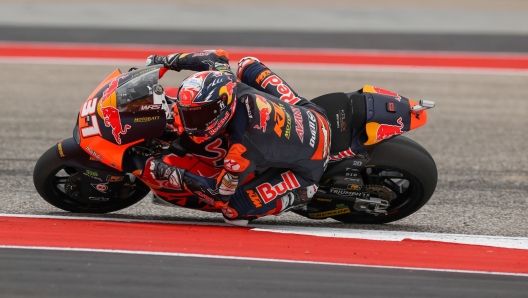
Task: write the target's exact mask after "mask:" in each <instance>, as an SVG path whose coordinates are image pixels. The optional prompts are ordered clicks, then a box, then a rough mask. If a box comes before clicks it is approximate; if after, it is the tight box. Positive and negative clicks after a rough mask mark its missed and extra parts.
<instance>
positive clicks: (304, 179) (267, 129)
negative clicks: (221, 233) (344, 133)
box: [147, 50, 331, 225]
mask: <svg viewBox="0 0 528 298" xmlns="http://www.w3.org/2000/svg"><path fill="white" fill-rule="evenodd" d="M167 58H171V56H167ZM147 63H149V61H147ZM155 63H159V60H158V62H156V61H151V62H150V64H155ZM165 64H167V62H165ZM166 66H168V67H170V68H171V69H173V70H176V71H179V70H192V71H208V70H209V71H213V70H215V71H223V72H231V69H230V66H229V58H228V54H227V53H226V52H225V51H223V50H217V51H203V52H195V53H187V54H180V55H178V56H177V57H176V58H174V59H172V61H170V63H169V65H166ZM237 77H238V78H239V81H238V82H237V91H236V101H237V104H236V109H235V113H234V116H233V118H232V119H231V122H230V124H229V125H228V127H227V129H226V131H225V134H224V135H223V136H221V137H219V138H218V139H223V138H224V137H225V138H226V139H227V154H226V156H225V157H224V160H223V167H224V172H227V173H230V174H232V175H235V176H237V177H238V181H244V180H246V178H248V177H251V176H252V175H253V173H254V172H255V171H257V170H259V171H262V170H263V169H265V170H263V172H261V173H260V174H258V175H257V176H255V178H253V179H251V180H249V179H248V180H249V181H247V182H245V183H242V184H241V185H239V186H238V187H236V190H235V192H234V194H233V195H231V196H230V197H228V198H226V197H225V196H221V195H219V193H218V183H219V181H218V180H217V179H213V178H206V177H203V176H198V175H194V174H191V173H189V172H188V171H183V170H182V169H178V171H179V172H178V179H181V181H182V182H181V183H180V182H177V183H175V184H177V185H178V186H181V185H184V186H185V188H186V189H188V190H190V191H191V192H192V193H193V194H195V195H197V196H198V197H200V199H201V200H202V201H205V202H206V203H208V204H210V205H212V206H214V207H215V208H221V209H222V213H223V215H224V217H225V218H226V221H227V222H230V223H234V224H242V225H243V224H246V223H247V219H254V218H258V217H261V216H265V215H269V214H280V213H281V212H284V211H286V210H288V209H289V208H292V207H294V206H297V205H302V204H303V203H308V201H309V200H310V199H311V197H312V196H313V194H314V193H315V192H316V190H317V187H318V183H319V179H320V178H321V176H322V174H323V172H324V170H325V167H326V164H327V162H328V158H329V150H330V137H331V136H330V134H331V131H330V125H329V123H328V120H327V117H326V115H325V112H324V110H323V109H322V108H320V107H319V106H317V105H315V104H313V103H311V102H310V101H308V100H306V99H304V98H302V97H300V96H298V94H297V93H296V92H295V91H293V89H292V88H291V87H290V86H289V85H288V84H287V83H286V82H285V81H284V80H283V79H281V78H280V77H279V76H277V75H276V74H275V73H274V72H272V71H271V70H270V69H269V68H268V67H266V66H265V65H264V64H262V63H260V61H258V60H257V59H256V58H252V57H246V58H243V59H242V60H240V62H239V64H238V69H237ZM184 135H185V133H184V134H183V135H182V137H183V136H184ZM183 139H184V138H183ZM214 142H219V141H218V140H208V141H207V142H204V143H202V144H194V145H193V144H191V142H186V143H187V144H188V145H190V146H185V147H186V149H187V150H188V151H189V153H195V152H194V151H195V150H193V147H194V148H196V146H207V145H210V144H211V143H214ZM196 153H198V152H196ZM163 171H164V172H166V171H167V169H166V168H163ZM220 176H222V175H220ZM220 176H219V177H220ZM169 181H170V179H169ZM237 220H240V221H237Z"/></svg>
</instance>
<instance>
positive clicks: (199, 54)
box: [191, 52, 211, 58]
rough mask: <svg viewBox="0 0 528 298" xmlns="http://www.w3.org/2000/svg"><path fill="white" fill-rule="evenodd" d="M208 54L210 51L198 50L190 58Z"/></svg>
mask: <svg viewBox="0 0 528 298" xmlns="http://www.w3.org/2000/svg"><path fill="white" fill-rule="evenodd" d="M210 54H211V52H198V53H194V54H193V55H192V56H191V58H192V57H202V56H207V55H210Z"/></svg>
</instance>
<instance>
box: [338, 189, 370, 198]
mask: <svg viewBox="0 0 528 298" xmlns="http://www.w3.org/2000/svg"><path fill="white" fill-rule="evenodd" d="M330 193H333V194H336V195H338V196H344V197H363V196H364V194H363V193H362V192H357V191H349V190H345V189H340V188H331V189H330Z"/></svg>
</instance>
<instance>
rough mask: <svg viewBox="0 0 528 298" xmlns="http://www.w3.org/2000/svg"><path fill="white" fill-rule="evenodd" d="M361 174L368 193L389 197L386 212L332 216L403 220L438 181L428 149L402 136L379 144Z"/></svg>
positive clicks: (353, 219) (347, 220)
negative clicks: (380, 213) (375, 214)
mask: <svg viewBox="0 0 528 298" xmlns="http://www.w3.org/2000/svg"><path fill="white" fill-rule="evenodd" d="M361 174H362V177H363V180H364V184H365V187H366V188H367V189H368V190H369V192H370V193H371V196H373V197H378V198H382V199H386V198H390V206H389V207H388V209H387V210H386V211H387V214H385V215H383V214H382V215H378V216H374V215H372V214H367V213H349V214H343V215H337V216H335V217H333V218H334V219H336V220H338V221H341V222H344V223H362V224H383V223H389V222H393V221H396V220H399V219H402V218H404V217H407V216H409V215H411V214H413V213H414V212H416V211H418V210H419V209H420V208H421V207H422V206H423V205H425V204H426V203H427V202H428V201H429V199H430V198H431V196H432V195H433V193H434V191H435V188H436V183H437V180H438V172H437V168H436V164H435V162H434V160H433V158H432V157H431V155H430V154H429V153H428V152H427V150H425V149H424V148H423V147H422V146H421V145H420V144H418V143H416V142H415V141H413V140H411V139H408V138H406V137H402V136H399V137H396V138H393V139H391V140H388V141H386V142H384V143H382V144H380V145H378V146H377V148H376V150H375V152H374V155H373V156H372V158H371V159H370V161H369V163H368V165H367V166H366V167H365V169H364V170H363V171H362V173H361Z"/></svg>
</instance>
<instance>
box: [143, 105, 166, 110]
mask: <svg viewBox="0 0 528 298" xmlns="http://www.w3.org/2000/svg"><path fill="white" fill-rule="evenodd" d="M159 109H161V104H152V105H142V106H141V107H139V110H140V111H150V110H159Z"/></svg>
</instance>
